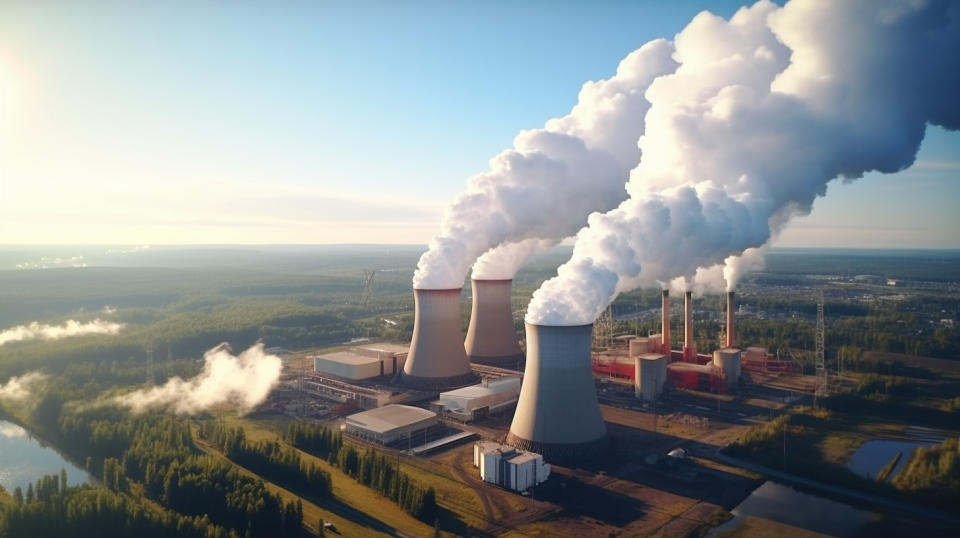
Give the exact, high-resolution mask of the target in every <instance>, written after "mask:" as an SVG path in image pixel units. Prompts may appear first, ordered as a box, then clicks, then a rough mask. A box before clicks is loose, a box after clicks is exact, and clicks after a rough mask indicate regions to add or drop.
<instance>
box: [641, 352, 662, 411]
mask: <svg viewBox="0 0 960 538" xmlns="http://www.w3.org/2000/svg"><path fill="white" fill-rule="evenodd" d="M633 360H634V378H633V390H634V395H635V396H636V397H637V398H638V399H641V400H646V401H651V400H654V399H656V397H657V396H659V395H660V393H662V392H663V384H664V382H665V381H666V379H667V357H666V355H662V354H660V353H641V354H640V355H637V356H636V357H634V359H633Z"/></svg>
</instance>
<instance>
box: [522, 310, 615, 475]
mask: <svg viewBox="0 0 960 538" xmlns="http://www.w3.org/2000/svg"><path fill="white" fill-rule="evenodd" d="M592 331H593V325H574V326H566V327H561V326H550V325H533V324H530V323H527V324H526V336H527V365H526V368H525V370H524V376H523V385H522V386H521V388H520V400H519V402H518V403H517V410H516V413H515V414H514V416H513V422H512V423H511V424H510V433H509V434H508V435H507V444H509V445H513V446H515V447H517V448H520V449H522V450H528V451H531V452H536V453H539V454H543V456H544V459H546V460H547V461H558V462H568V463H569V462H574V461H577V460H581V459H585V458H589V457H592V456H595V455H597V454H599V453H601V452H603V451H604V449H606V447H607V427H606V425H605V424H604V423H603V417H602V416H601V414H600V405H599V404H598V403H597V390H596V387H595V386H594V384H593V376H592V375H591V373H590V337H591V334H592Z"/></svg>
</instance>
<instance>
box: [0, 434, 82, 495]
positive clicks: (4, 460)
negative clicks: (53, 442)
mask: <svg viewBox="0 0 960 538" xmlns="http://www.w3.org/2000/svg"><path fill="white" fill-rule="evenodd" d="M60 469H66V470H67V483H68V484H69V485H71V486H74V485H78V484H82V483H84V482H89V481H90V475H89V474H88V473H87V472H86V471H85V470H83V469H81V468H80V467H77V466H76V465H74V464H73V463H71V462H69V461H67V459H66V458H64V457H63V456H62V455H60V453H59V452H57V451H56V450H55V449H53V448H51V447H49V446H47V445H44V444H43V443H41V442H40V440H38V439H36V438H35V437H33V436H31V435H30V432H28V431H27V430H25V429H24V428H22V427H21V426H19V425H17V424H14V423H13V422H8V421H5V420H0V486H3V487H4V489H6V490H7V491H9V492H11V493H12V492H13V488H15V487H17V486H20V487H21V488H22V489H23V490H24V491H26V489H27V485H28V484H30V483H34V482H36V481H37V479H38V478H40V477H41V476H43V475H45V474H59V473H60Z"/></svg>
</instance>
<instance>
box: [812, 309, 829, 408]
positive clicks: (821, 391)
mask: <svg viewBox="0 0 960 538" xmlns="http://www.w3.org/2000/svg"><path fill="white" fill-rule="evenodd" d="M823 325H824V324H823V295H822V294H820V295H818V296H817V335H816V346H817V356H816V361H817V389H816V392H815V394H814V396H815V397H817V398H825V397H827V396H829V395H830V388H829V386H828V385H827V382H828V380H827V361H826V353H825V351H824V346H825V339H824V332H825V331H824V326H823Z"/></svg>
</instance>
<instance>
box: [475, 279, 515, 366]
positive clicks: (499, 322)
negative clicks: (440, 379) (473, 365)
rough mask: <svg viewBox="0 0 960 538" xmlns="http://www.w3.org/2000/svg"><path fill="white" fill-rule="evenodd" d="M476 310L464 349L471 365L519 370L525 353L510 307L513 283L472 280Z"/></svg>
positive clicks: (508, 281)
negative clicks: (480, 364) (490, 365)
mask: <svg viewBox="0 0 960 538" xmlns="http://www.w3.org/2000/svg"><path fill="white" fill-rule="evenodd" d="M471 282H472V283H473V309H472V311H471V312H470V327H469V328H468V329H467V339H466V341H465V342H464V347H465V348H466V351H467V358H468V359H470V362H479V363H482V364H492V365H495V366H512V367H517V366H518V365H519V364H520V361H522V360H523V350H521V349H520V344H519V343H518V341H517V331H516V329H515V328H514V325H513V308H512V304H511V303H510V285H511V283H512V281H511V280H472V281H471Z"/></svg>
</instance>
